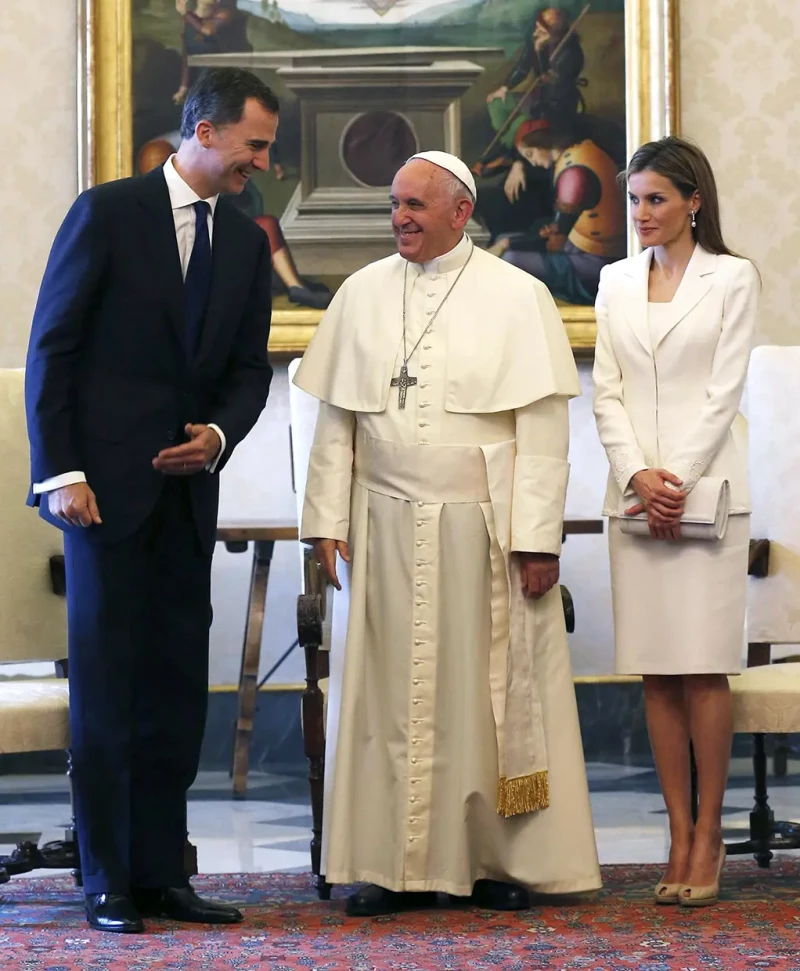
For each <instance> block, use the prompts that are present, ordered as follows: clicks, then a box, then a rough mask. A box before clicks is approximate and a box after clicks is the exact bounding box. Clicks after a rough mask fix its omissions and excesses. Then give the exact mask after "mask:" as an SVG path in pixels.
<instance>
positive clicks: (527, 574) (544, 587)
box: [516, 553, 560, 600]
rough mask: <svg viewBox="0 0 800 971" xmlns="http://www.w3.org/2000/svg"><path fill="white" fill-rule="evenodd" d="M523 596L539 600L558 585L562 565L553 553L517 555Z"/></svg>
mask: <svg viewBox="0 0 800 971" xmlns="http://www.w3.org/2000/svg"><path fill="white" fill-rule="evenodd" d="M516 555H517V558H518V559H519V566H520V574H521V580H522V594H523V596H525V597H532V598H533V599H534V600H539V599H540V598H541V597H543V596H544V595H545V594H546V593H549V592H550V591H551V590H552V589H553V587H554V586H555V585H556V584H557V583H558V578H559V576H560V563H559V559H558V557H557V556H555V555H553V554H552V553H517V554H516Z"/></svg>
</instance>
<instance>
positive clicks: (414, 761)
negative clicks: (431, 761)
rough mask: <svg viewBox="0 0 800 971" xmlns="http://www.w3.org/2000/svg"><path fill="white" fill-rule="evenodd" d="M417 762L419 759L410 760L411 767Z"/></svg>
mask: <svg viewBox="0 0 800 971" xmlns="http://www.w3.org/2000/svg"><path fill="white" fill-rule="evenodd" d="M417 762H419V759H417V758H414V759H412V760H411V764H412V765H416V764H417Z"/></svg>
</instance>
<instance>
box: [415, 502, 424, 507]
mask: <svg viewBox="0 0 800 971" xmlns="http://www.w3.org/2000/svg"><path fill="white" fill-rule="evenodd" d="M417 505H418V506H419V507H420V509H422V507H423V506H424V505H425V503H424V502H418V503H417Z"/></svg>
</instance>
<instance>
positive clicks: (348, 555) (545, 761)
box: [295, 152, 600, 915]
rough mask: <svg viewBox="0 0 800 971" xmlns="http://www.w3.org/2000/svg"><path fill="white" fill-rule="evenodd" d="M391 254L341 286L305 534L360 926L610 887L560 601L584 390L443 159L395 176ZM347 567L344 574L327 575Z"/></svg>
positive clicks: (562, 340)
mask: <svg viewBox="0 0 800 971" xmlns="http://www.w3.org/2000/svg"><path fill="white" fill-rule="evenodd" d="M391 199H392V225H393V229H394V233H395V237H396V239H397V247H398V251H399V252H398V254H397V255H395V256H391V257H389V258H388V259H384V260H380V261H378V262H376V263H372V264H370V265H369V266H366V267H364V269H362V270H360V271H359V272H357V273H355V274H353V276H351V277H350V278H349V279H348V280H347V281H346V283H345V284H344V285H343V286H342V288H341V289H340V290H339V291H338V293H337V294H336V296H335V298H334V300H333V302H332V303H331V306H330V308H329V309H328V311H327V312H326V314H325V317H324V319H323V320H322V322H321V323H320V325H319V327H318V329H317V332H316V334H315V335H314V338H313V340H312V341H311V343H310V345H309V347H308V350H307V351H306V353H305V356H304V358H303V361H302V363H301V365H300V368H299V369H298V372H297V375H296V377H295V382H296V384H297V385H298V386H299V387H300V388H302V389H303V390H305V391H307V392H308V393H309V394H311V395H313V396H314V397H316V398H318V399H319V400H320V402H321V404H320V410H319V418H318V422H317V427H316V433H315V437H314V444H313V447H312V450H311V457H310V463H309V469H308V482H307V487H306V495H305V506H304V510H303V520H302V527H301V535H302V538H303V539H304V540H305V541H306V542H313V543H314V547H315V551H316V556H317V560H318V561H319V562H320V563H321V564H322V566H323V568H324V570H325V572H326V573H327V575H328V577H329V578H330V580H331V581H332V582H333V583H334V584H335V585H336V586H337V588H339V587H340V581H341V589H342V590H343V593H341V594H337V595H336V597H335V598H334V615H333V639H332V650H331V662H330V663H331V682H330V694H329V703H328V728H327V752H326V772H325V790H326V791H325V814H324V823H323V847H322V864H323V867H322V869H323V873H324V874H325V876H326V878H327V880H328V881H329V882H330V883H335V884H340V883H349V882H352V881H359V882H366V883H367V884H368V886H366V887H365V888H364V889H362V890H360V891H359V892H357V893H356V894H354V895H353V896H352V897H350V899H349V901H348V913H350V914H351V915H376V914H381V913H389V912H392V911H398V910H402V909H405V908H409V907H417V906H423V905H427V904H429V903H433V902H434V901H435V900H436V897H435V892H436V891H443V892H446V893H449V894H453V895H456V896H459V897H470V896H471V897H472V901H473V902H474V903H476V904H478V905H479V906H484V907H489V908H496V909H520V908H522V907H525V906H528V905H529V902H530V894H529V892H530V891H535V892H539V893H558V894H562V893H575V892H580V891H589V890H594V889H596V888H598V887H599V886H600V871H599V867H598V861H597V852H596V847H595V841H594V832H593V828H592V817H591V810H590V806H589V795H588V788H587V784H586V772H585V766H584V762H583V752H582V747H581V737H580V729H579V725H578V716H577V709H576V704H575V693H574V688H573V683H572V672H571V668H570V661H569V654H568V649H567V641H566V632H565V626H564V614H563V609H562V603H561V597H560V592H559V588H558V577H559V567H558V563H559V561H558V557H559V554H560V551H561V538H562V535H561V534H562V520H563V514H564V499H565V493H566V488H567V477H568V471H569V466H568V464H567V450H568V442H569V425H568V417H567V402H568V399H569V398H570V397H571V396H574V395H577V394H579V393H580V388H579V383H578V376H577V372H576V369H575V364H574V361H573V358H572V354H571V351H570V348H569V344H568V341H567V338H566V334H565V331H564V327H563V324H562V322H561V318H560V316H559V314H558V311H557V309H556V307H555V304H554V303H553V300H552V298H551V296H550V293H549V292H548V290H547V288H546V287H545V286H544V284H543V283H540V282H539V281H538V280H536V279H534V278H533V277H531V276H529V275H528V274H526V273H524V272H522V271H521V270H518V269H517V268H515V267H513V266H511V265H510V264H508V263H506V262H504V261H502V260H499V259H497V258H496V257H494V256H491V255H489V254H488V253H486V252H484V251H483V250H479V249H477V248H476V247H475V246H474V245H473V243H472V241H471V240H470V238H469V237H468V236H467V235H466V234H465V232H464V228H465V226H466V224H467V221H468V220H469V217H470V215H471V213H472V210H473V207H474V203H475V183H474V181H473V179H472V176H471V174H470V172H469V170H468V168H467V167H466V165H464V163H463V162H462V161H460V159H458V158H456V157H455V156H453V155H448V154H445V153H444V152H424V153H421V154H419V155H417V156H414V157H413V158H412V159H410V160H409V162H408V163H407V164H406V165H405V166H404V167H403V168H402V169H401V170H400V171H399V172H398V173H397V175H396V177H395V180H394V183H393V185H392V195H391ZM337 555H338V557H339V558H341V560H342V561H344V564H345V566H344V568H342V567H341V566H340V567H339V576H337Z"/></svg>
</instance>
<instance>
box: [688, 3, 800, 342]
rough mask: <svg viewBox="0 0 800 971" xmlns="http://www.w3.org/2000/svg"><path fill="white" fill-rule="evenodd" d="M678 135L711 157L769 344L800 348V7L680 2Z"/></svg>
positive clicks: (728, 231) (731, 238)
mask: <svg viewBox="0 0 800 971" xmlns="http://www.w3.org/2000/svg"><path fill="white" fill-rule="evenodd" d="M681 34H682V36H681V62H682V64H681V68H682V69H681V94H682V101H683V111H682V118H683V131H684V134H686V135H689V136H691V137H692V138H694V139H695V140H696V141H697V142H698V143H699V144H700V145H701V146H702V147H703V148H704V149H705V151H706V152H707V154H708V155H709V157H710V159H711V163H712V165H713V166H714V170H715V172H716V174H717V180H718V182H719V190H720V194H721V196H722V216H723V223H724V226H723V228H724V231H725V235H726V237H727V239H728V245H729V246H731V247H732V248H734V249H737V250H738V251H740V252H741V253H743V254H745V255H747V256H749V257H751V258H752V259H753V260H755V262H756V263H757V264H758V267H759V269H760V270H761V274H762V276H763V280H764V296H763V305H762V313H761V330H762V340H763V342H765V343H775V344H800V324H799V323H798V311H799V310H800V267H798V264H800V99H798V91H799V90H800V3H797V2H795V0H765V2H762V3H753V2H752V0H714V2H710V0H683V2H682V5H681Z"/></svg>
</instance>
